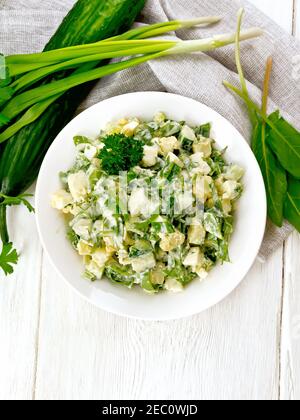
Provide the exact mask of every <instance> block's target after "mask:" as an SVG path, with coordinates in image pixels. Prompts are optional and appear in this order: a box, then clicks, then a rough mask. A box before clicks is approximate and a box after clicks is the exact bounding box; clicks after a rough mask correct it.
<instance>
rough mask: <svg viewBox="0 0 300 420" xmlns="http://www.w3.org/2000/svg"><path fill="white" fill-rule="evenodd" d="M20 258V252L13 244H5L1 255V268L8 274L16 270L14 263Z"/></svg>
mask: <svg viewBox="0 0 300 420" xmlns="http://www.w3.org/2000/svg"><path fill="white" fill-rule="evenodd" d="M18 260H19V257H18V253H17V251H16V250H15V249H13V244H11V243H9V244H4V245H3V247H2V252H1V255H0V268H2V270H3V271H4V274H5V275H6V276H7V275H8V274H12V273H13V272H14V268H13V265H15V264H17V263H18Z"/></svg>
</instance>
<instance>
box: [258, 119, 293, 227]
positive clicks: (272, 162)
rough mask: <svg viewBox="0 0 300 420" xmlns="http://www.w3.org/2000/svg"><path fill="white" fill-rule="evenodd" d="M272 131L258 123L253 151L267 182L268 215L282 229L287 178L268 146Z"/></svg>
mask: <svg viewBox="0 0 300 420" xmlns="http://www.w3.org/2000/svg"><path fill="white" fill-rule="evenodd" d="M270 130H271V129H270V128H269V127H268V126H266V124H265V123H263V122H261V121H259V120H258V121H257V124H256V127H255V128H254V131H253V137H252V149H253V152H254V154H255V156H256V159H257V161H258V163H259V166H260V168H261V171H262V175H263V178H264V181H265V187H266V192H267V201H268V215H269V217H270V219H271V220H272V222H273V223H274V224H275V225H276V226H280V227H281V226H282V224H283V203H284V200H285V197H286V192H287V178H286V173H285V171H284V169H283V168H282V166H281V165H280V163H279V162H278V160H277V159H276V157H275V156H274V154H273V152H272V150H271V149H270V148H269V146H268V142H267V138H268V136H269V134H270ZM253 199H255V197H254V198H253Z"/></svg>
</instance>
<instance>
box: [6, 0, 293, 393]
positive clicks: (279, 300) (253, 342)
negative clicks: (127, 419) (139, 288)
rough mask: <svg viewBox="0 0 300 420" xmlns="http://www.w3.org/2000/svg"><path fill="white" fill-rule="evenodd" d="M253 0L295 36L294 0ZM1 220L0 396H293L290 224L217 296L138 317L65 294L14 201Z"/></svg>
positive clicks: (29, 223)
mask: <svg viewBox="0 0 300 420" xmlns="http://www.w3.org/2000/svg"><path fill="white" fill-rule="evenodd" d="M252 2H253V3H254V4H256V5H257V6H258V7H259V8H261V9H263V10H264V11H266V12H267V13H268V15H269V16H271V17H273V19H274V20H276V21H277V22H278V23H279V24H280V25H281V26H283V27H284V28H285V29H286V30H287V31H289V32H292V31H293V32H294V34H295V35H297V36H299V38H300V10H298V9H299V7H296V6H297V2H299V0H284V1H283V0H252ZM298 6H300V5H299V4H298ZM12 228H13V231H14V234H13V236H14V239H15V240H16V243H17V245H18V249H21V250H23V255H22V259H21V262H20V265H19V267H18V269H17V272H16V274H15V276H13V277H11V278H9V279H4V280H3V279H2V278H1V280H0V399H117V398H120V399H157V398H165V399H177V398H178V399H183V398H187V399H190V398H195V399H210V400H211V399H217V400H219V399H246V400H256V399H258V400H259V399H266V400H270V399H274V400H276V399H297V400H298V399H300V309H298V307H299V302H300V282H299V280H300V279H299V275H298V273H299V270H300V261H299V257H298V256H299V253H300V238H299V235H298V234H296V233H295V234H294V235H293V236H292V237H291V238H290V239H289V240H288V241H287V243H286V245H285V246H284V247H282V249H279V250H278V251H277V252H276V253H275V254H274V255H273V257H272V258H271V259H270V260H269V261H268V262H267V263H266V264H264V265H261V264H259V263H257V264H256V265H255V266H254V267H253V269H252V270H251V272H250V274H249V275H248V276H247V278H246V280H245V281H244V282H243V284H242V285H241V286H240V287H239V288H238V290H236V291H235V292H234V293H233V295H232V296H230V297H229V298H228V299H227V300H225V301H224V302H223V303H222V304H220V305H219V306H217V307H215V308H213V309H212V310H210V311H208V312H206V313H204V314H201V315H198V316H195V317H193V318H191V319H188V320H182V321H174V322H164V323H162V322H158V323H149V322H139V321H133V320H126V319H122V318H119V317H117V316H114V315H109V314H106V313H104V312H102V311H99V310H97V309H95V308H94V307H92V306H91V305H89V304H88V303H86V302H85V301H83V300H81V299H80V298H79V297H78V296H77V295H75V294H74V293H73V292H72V291H71V290H70V289H69V288H68V287H67V286H66V285H65V284H64V283H63V282H62V281H61V280H60V279H59V278H58V276H57V275H56V274H55V272H54V271H53V269H52V267H51V266H50V265H49V263H48V261H47V259H46V258H44V257H43V253H42V250H41V247H40V244H39V241H38V237H37V233H36V228H35V222H34V219H33V218H32V216H30V215H28V214H27V213H26V211H25V210H23V209H21V208H18V209H16V210H15V211H14V223H13V225H12ZM20 231H22V235H20ZM18 241H19V242H18ZM20 241H21V242H20Z"/></svg>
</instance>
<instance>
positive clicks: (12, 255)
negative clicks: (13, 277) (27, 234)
mask: <svg viewBox="0 0 300 420" xmlns="http://www.w3.org/2000/svg"><path fill="white" fill-rule="evenodd" d="M29 197H32V194H21V195H19V196H17V197H9V196H8V195H5V194H2V193H0V206H3V207H9V206H19V205H22V204H23V205H24V206H25V207H26V208H27V209H28V210H29V212H30V213H32V212H34V208H33V206H32V205H31V204H30V203H29V201H28V200H27V198H29ZM18 260H19V256H18V253H17V251H16V250H15V249H14V248H13V244H12V243H10V242H8V243H4V244H3V247H2V251H1V255H0V268H1V269H2V270H3V272H4V274H5V275H6V276H7V275H9V274H12V273H13V272H14V267H13V266H14V265H16V264H17V263H18Z"/></svg>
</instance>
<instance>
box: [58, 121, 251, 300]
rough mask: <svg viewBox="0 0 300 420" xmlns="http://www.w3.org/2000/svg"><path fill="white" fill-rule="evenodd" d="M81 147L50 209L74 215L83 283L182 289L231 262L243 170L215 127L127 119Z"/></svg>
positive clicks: (70, 225)
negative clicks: (219, 142)
mask: <svg viewBox="0 0 300 420" xmlns="http://www.w3.org/2000/svg"><path fill="white" fill-rule="evenodd" d="M74 144H75V147H76V151H77V152H76V155H77V156H76V161H75V163H74V165H73V166H72V167H71V168H70V170H69V171H67V172H66V173H61V174H60V178H61V183H62V188H61V189H60V190H59V191H57V192H56V193H54V194H53V196H52V198H51V204H52V207H53V208H55V209H57V210H59V211H61V212H62V213H63V214H64V215H65V217H66V221H67V229H68V232H67V235H68V238H69V240H70V242H71V244H72V246H73V247H74V248H75V250H76V251H77V252H78V254H79V255H80V256H82V257H83V260H84V266H85V269H84V270H85V271H84V277H85V278H87V279H89V280H91V281H97V280H101V279H102V278H103V276H105V277H107V278H108V279H110V280H111V281H112V282H115V283H118V284H122V285H125V286H127V287H129V288H132V287H133V286H134V285H139V286H140V287H141V288H142V289H143V290H144V291H145V292H147V293H157V292H160V291H163V290H168V291H173V292H179V291H182V290H183V289H184V287H185V286H186V285H187V284H189V283H190V282H192V281H193V280H195V279H196V278H200V280H204V279H205V278H206V277H207V276H208V273H209V272H210V270H212V269H213V267H214V266H215V265H216V264H218V263H224V262H229V261H230V256H229V244H230V238H231V235H232V233H233V229H234V211H235V208H236V205H237V202H238V200H239V198H240V197H241V195H242V192H243V184H242V178H243V175H244V170H243V168H241V167H239V166H238V165H235V164H229V163H227V162H226V160H225V157H224V153H225V151H221V150H218V148H217V147H216V144H215V141H214V140H213V139H212V138H211V125H210V124H209V123H208V124H204V125H201V126H197V127H191V126H190V125H188V124H187V123H186V122H184V121H180V122H178V121H173V120H170V119H168V118H167V116H166V115H165V114H163V113H158V114H157V115H155V117H154V119H153V121H151V122H148V121H141V120H139V119H138V118H124V119H122V120H119V121H117V122H113V123H110V124H108V125H107V127H106V128H105V130H103V131H102V132H101V133H100V135H99V136H98V137H97V138H96V139H90V138H87V137H84V136H76V137H75V138H74Z"/></svg>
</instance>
